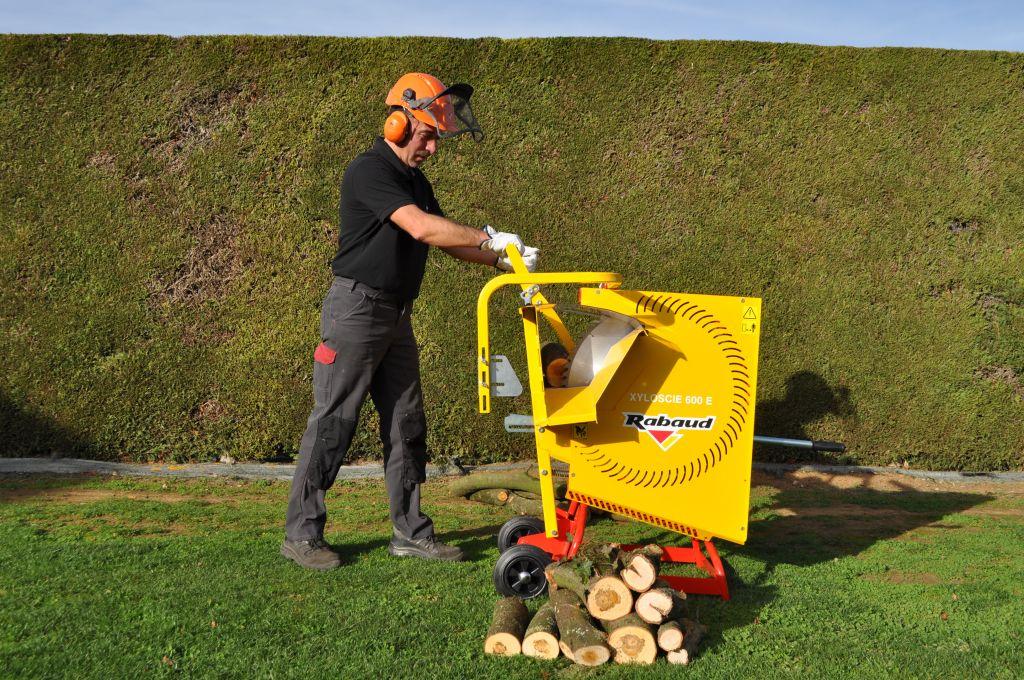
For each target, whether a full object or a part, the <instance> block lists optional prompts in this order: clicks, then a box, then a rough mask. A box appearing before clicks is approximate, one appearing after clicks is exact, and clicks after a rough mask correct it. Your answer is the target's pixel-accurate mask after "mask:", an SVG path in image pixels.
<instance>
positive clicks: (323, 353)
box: [313, 342, 338, 364]
mask: <svg viewBox="0 0 1024 680" xmlns="http://www.w3.org/2000/svg"><path fill="white" fill-rule="evenodd" d="M337 356H338V353H337V352H336V351H335V350H333V349H331V348H330V347H328V346H327V345H326V344H325V343H323V342H321V343H320V344H319V345H317V348H316V351H315V352H313V359H314V360H316V361H319V362H320V363H321V364H333V363H334V358H335V357H337Z"/></svg>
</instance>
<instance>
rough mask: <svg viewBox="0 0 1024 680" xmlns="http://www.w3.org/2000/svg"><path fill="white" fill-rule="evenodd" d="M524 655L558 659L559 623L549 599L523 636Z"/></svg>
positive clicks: (538, 611)
mask: <svg viewBox="0 0 1024 680" xmlns="http://www.w3.org/2000/svg"><path fill="white" fill-rule="evenodd" d="M523 654H525V655H526V656H532V657H534V658H537V659H556V658H558V623H557V622H556V621H555V606H554V605H553V604H552V603H551V600H550V599H549V600H548V601H547V602H545V603H544V604H542V605H541V607H540V609H538V610H537V613H536V614H534V616H533V620H532V621H530V625H529V626H527V627H526V634H525V635H524V636H523Z"/></svg>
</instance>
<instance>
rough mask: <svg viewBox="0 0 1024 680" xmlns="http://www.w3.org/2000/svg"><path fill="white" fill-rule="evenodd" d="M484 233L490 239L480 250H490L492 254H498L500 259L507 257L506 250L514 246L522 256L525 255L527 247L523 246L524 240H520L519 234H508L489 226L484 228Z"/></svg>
mask: <svg viewBox="0 0 1024 680" xmlns="http://www.w3.org/2000/svg"><path fill="white" fill-rule="evenodd" d="M484 233H485V234H487V235H488V236H490V238H489V239H487V240H486V241H484V242H483V243H481V244H480V250H489V251H491V252H492V253H497V254H498V257H502V256H504V255H505V248H507V247H508V246H509V244H512V245H515V247H516V250H518V251H519V253H520V254H524V249H525V248H526V246H524V245H523V239H521V238H519V235H518V234H506V233H505V232H503V231H498V230H497V229H495V228H494V227H492V226H491V225H489V224H488V225H485V226H484Z"/></svg>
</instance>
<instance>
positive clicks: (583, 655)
mask: <svg viewBox="0 0 1024 680" xmlns="http://www.w3.org/2000/svg"><path fill="white" fill-rule="evenodd" d="M611 657H612V653H611V651H610V650H609V649H608V648H607V647H605V646H604V645H591V646H589V647H580V648H579V649H575V650H573V653H572V657H571V658H572V660H573V661H575V662H576V663H578V664H579V665H581V666H600V665H601V664H603V663H607V662H608V659H610V658H611Z"/></svg>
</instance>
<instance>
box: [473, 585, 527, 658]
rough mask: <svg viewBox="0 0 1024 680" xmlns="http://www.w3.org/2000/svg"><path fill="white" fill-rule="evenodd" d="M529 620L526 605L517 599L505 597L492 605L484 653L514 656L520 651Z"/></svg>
mask: <svg viewBox="0 0 1024 680" xmlns="http://www.w3.org/2000/svg"><path fill="white" fill-rule="evenodd" d="M529 620H530V613H529V612H528V611H527V610H526V605H524V604H523V601H522V600H520V599H519V598H518V597H505V598H502V599H500V600H498V601H497V602H496V603H495V604H494V616H493V617H492V618H491V627H490V628H488V629H487V638H486V639H485V640H484V652H485V653H487V654H500V655H503V656H515V655H516V654H519V652H520V651H521V650H522V639H523V633H524V632H525V631H526V624H527V623H528V622H529Z"/></svg>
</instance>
